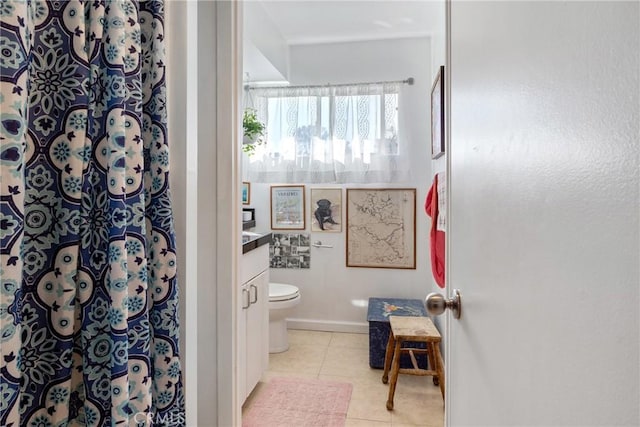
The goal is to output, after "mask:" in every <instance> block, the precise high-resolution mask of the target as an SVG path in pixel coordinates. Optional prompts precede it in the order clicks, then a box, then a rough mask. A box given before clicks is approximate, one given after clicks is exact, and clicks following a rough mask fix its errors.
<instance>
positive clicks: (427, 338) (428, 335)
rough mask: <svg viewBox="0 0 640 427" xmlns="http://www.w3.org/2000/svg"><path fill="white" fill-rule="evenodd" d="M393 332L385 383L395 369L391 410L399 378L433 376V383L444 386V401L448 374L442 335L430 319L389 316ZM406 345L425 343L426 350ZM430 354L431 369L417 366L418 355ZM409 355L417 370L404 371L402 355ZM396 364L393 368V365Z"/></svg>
mask: <svg viewBox="0 0 640 427" xmlns="http://www.w3.org/2000/svg"><path fill="white" fill-rule="evenodd" d="M389 323H390V324H391V331H390V333H389V341H388V342H387V351H386V354H385V357H384V373H383V374H382V382H383V383H384V384H386V383H387V382H388V380H389V375H388V374H389V367H391V384H390V385H389V398H388V399H387V409H388V410H392V409H393V395H394V394H395V392H396V382H397V381H398V374H407V375H421V376H425V375H431V376H433V383H434V384H435V385H438V384H440V392H441V393H442V397H443V398H444V370H443V363H442V355H441V354H440V340H441V338H440V333H439V332H438V330H437V329H436V327H435V326H434V325H433V322H432V321H431V319H429V318H428V317H410V316H389ZM404 342H423V343H425V344H426V347H427V348H426V349H419V348H407V347H402V344H403V343H404ZM424 352H426V353H427V356H428V358H429V367H430V368H431V369H420V368H418V364H417V362H416V358H415V356H414V353H424ZM402 353H409V357H411V363H412V364H413V369H405V368H403V369H400V355H401V354H402ZM392 360H393V364H392V363H391V361H392Z"/></svg>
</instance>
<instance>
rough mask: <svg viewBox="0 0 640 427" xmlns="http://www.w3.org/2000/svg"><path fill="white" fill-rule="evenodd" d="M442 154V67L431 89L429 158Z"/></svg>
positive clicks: (435, 157) (442, 66)
mask: <svg viewBox="0 0 640 427" xmlns="http://www.w3.org/2000/svg"><path fill="white" fill-rule="evenodd" d="M443 154H444V65H441V66H440V69H439V70H438V74H437V75H436V79H435V81H434V82H433V86H432V87H431V158H432V159H437V158H438V157H440V156H442V155H443Z"/></svg>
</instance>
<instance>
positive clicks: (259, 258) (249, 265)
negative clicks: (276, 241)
mask: <svg viewBox="0 0 640 427" xmlns="http://www.w3.org/2000/svg"><path fill="white" fill-rule="evenodd" d="M268 269H269V245H262V246H259V247H257V248H255V249H253V250H252V251H249V252H247V253H246V254H244V255H242V258H241V259H240V284H243V283H247V282H248V281H249V280H251V279H253V278H254V277H256V276H257V275H258V274H260V273H262V272H263V271H265V270H268Z"/></svg>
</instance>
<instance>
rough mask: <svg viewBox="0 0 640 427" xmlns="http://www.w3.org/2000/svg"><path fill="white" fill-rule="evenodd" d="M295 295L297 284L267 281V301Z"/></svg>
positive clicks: (291, 297) (296, 294)
mask: <svg viewBox="0 0 640 427" xmlns="http://www.w3.org/2000/svg"><path fill="white" fill-rule="evenodd" d="M297 296H298V287H297V286H293V285H287V284H284V283H269V301H286V300H289V299H293V298H296V297H297Z"/></svg>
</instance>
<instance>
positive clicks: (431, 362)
mask: <svg viewBox="0 0 640 427" xmlns="http://www.w3.org/2000/svg"><path fill="white" fill-rule="evenodd" d="M427 356H428V357H429V366H428V367H427V369H431V370H432V371H435V370H436V358H435V355H434V354H433V346H432V345H431V343H427ZM438 381H439V380H438V377H437V376H435V375H434V377H433V384H434V385H438V384H439V382H438Z"/></svg>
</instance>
